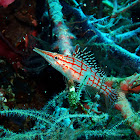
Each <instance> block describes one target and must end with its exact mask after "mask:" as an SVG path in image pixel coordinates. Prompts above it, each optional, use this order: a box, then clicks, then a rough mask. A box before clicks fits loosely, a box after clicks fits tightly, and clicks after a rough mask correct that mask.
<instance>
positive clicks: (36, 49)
mask: <svg viewBox="0 0 140 140" xmlns="http://www.w3.org/2000/svg"><path fill="white" fill-rule="evenodd" d="M33 51H34V52H36V53H38V54H40V55H41V56H43V57H44V52H45V51H43V50H41V49H38V48H36V47H35V48H34V49H33Z"/></svg>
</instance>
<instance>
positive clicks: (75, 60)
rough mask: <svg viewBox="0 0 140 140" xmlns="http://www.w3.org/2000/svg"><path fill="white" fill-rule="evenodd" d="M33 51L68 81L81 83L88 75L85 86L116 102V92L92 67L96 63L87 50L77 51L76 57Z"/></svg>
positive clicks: (39, 50) (35, 49)
mask: <svg viewBox="0 0 140 140" xmlns="http://www.w3.org/2000/svg"><path fill="white" fill-rule="evenodd" d="M33 51H35V52H36V53H38V54H40V55H41V56H42V57H44V59H45V60H46V61H47V62H48V63H50V64H51V66H52V67H54V68H55V69H56V70H58V71H59V72H60V73H62V74H63V75H64V76H65V77H67V78H68V79H72V80H74V81H76V82H78V83H80V82H81V81H83V79H84V78H85V77H86V76H87V75H88V76H87V77H88V79H87V80H86V82H85V85H88V86H91V87H93V88H96V89H97V90H99V91H100V92H101V93H103V94H104V95H105V96H107V97H110V99H111V100H113V101H114V100H116V98H117V96H116V91H115V90H114V89H113V88H111V87H109V86H107V85H106V84H105V83H104V82H103V81H104V77H102V76H100V73H99V72H98V71H97V70H96V68H95V67H94V68H93V67H91V66H93V65H94V66H95V63H94V62H93V61H94V60H93V57H92V54H90V52H86V53H85V50H83V51H81V52H80V53H79V51H77V52H76V53H74V55H72V56H70V55H63V54H58V53H53V52H49V51H45V50H41V49H38V48H34V49H33ZM81 58H82V59H81Z"/></svg>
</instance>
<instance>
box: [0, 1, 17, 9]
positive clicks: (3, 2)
mask: <svg viewBox="0 0 140 140" xmlns="http://www.w3.org/2000/svg"><path fill="white" fill-rule="evenodd" d="M14 1H15V0H0V6H3V7H4V8H6V7H7V6H8V5H9V4H11V3H13V2H14Z"/></svg>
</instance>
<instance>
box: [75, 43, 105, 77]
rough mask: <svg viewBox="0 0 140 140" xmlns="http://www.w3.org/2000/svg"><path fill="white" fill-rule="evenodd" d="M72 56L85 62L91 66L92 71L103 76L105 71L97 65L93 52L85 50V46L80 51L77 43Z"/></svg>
mask: <svg viewBox="0 0 140 140" xmlns="http://www.w3.org/2000/svg"><path fill="white" fill-rule="evenodd" d="M73 56H74V57H76V58H78V59H80V60H82V61H83V62H85V63H86V64H87V65H88V66H89V67H91V68H93V69H94V71H96V72H97V73H98V74H99V75H100V76H101V77H104V76H105V72H103V71H102V70H101V68H100V67H98V66H97V64H96V59H95V57H94V54H93V53H92V52H91V51H87V48H84V49H83V50H82V51H80V47H79V46H78V45H77V46H76V49H75V53H74V54H73Z"/></svg>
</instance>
